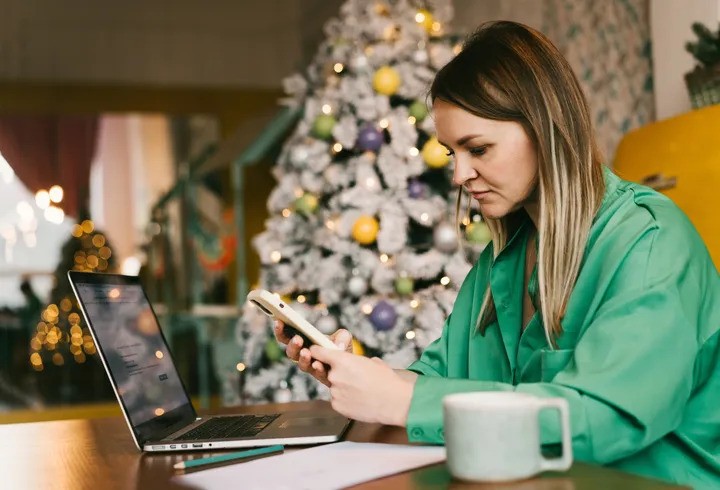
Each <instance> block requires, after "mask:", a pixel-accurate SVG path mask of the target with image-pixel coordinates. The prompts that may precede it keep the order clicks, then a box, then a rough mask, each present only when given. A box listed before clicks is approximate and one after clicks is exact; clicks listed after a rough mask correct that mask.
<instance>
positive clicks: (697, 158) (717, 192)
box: [613, 105, 720, 268]
mask: <svg viewBox="0 0 720 490" xmlns="http://www.w3.org/2000/svg"><path fill="white" fill-rule="evenodd" d="M613 168H614V170H615V172H616V173H617V174H618V175H619V176H620V177H622V178H623V179H626V180H630V181H633V182H640V183H644V184H645V185H649V186H650V187H653V188H655V189H657V190H659V191H660V192H662V193H663V194H665V195H667V196H668V197H669V198H670V199H672V200H673V201H674V202H675V203H676V204H677V205H678V206H679V207H680V208H681V209H682V210H683V211H685V213H686V214H687V215H688V217H689V218H690V220H691V221H692V222H693V224H694V225H695V227H696V228H697V230H698V231H699V232H700V235H701V236H702V237H703V239H704V240H705V244H706V245H707V247H708V249H709V250H710V255H711V256H712V258H713V261H714V262H715V267H716V268H720V105H713V106H709V107H705V108H703V109H699V110H695V111H692V112H688V113H687V114H683V115H681V116H677V117H673V118H671V119H666V120H664V121H659V122H656V123H653V124H649V125H647V126H643V127H641V128H639V129H637V130H635V131H632V132H630V133H628V134H626V135H625V137H624V138H623V139H622V141H621V142H620V146H619V147H618V150H617V153H616V155H615V162H614V165H613Z"/></svg>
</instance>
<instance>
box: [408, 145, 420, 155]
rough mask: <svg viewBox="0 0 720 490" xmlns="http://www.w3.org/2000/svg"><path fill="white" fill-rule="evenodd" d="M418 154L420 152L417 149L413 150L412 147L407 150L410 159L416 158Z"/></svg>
mask: <svg viewBox="0 0 720 490" xmlns="http://www.w3.org/2000/svg"><path fill="white" fill-rule="evenodd" d="M419 154H420V150H418V149H417V148H415V147H414V146H413V147H411V148H410V149H409V150H408V155H410V156H411V157H416V156H418V155H419Z"/></svg>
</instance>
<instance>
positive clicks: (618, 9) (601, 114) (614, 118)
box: [542, 0, 655, 164]
mask: <svg viewBox="0 0 720 490" xmlns="http://www.w3.org/2000/svg"><path fill="white" fill-rule="evenodd" d="M542 30H543V32H544V33H545V34H546V35H547V36H548V37H549V38H550V39H551V40H552V41H553V43H555V45H556V46H558V48H559V49H560V50H561V51H562V52H563V54H564V55H565V57H566V58H567V59H568V61H569V62H570V64H571V65H572V67H573V69H574V70H575V73H576V74H577V75H578V78H579V79H580V83H581V84H582V86H583V89H584V91H585V94H586V96H587V97H588V100H589V102H590V108H591V111H592V114H593V115H594V124H595V131H596V134H597V137H598V142H599V144H600V148H601V149H602V150H603V152H604V153H605V158H606V163H608V164H610V163H611V162H612V158H613V155H614V154H615V149H616V147H617V145H618V143H619V141H620V139H621V138H622V136H623V135H624V134H625V133H626V132H627V131H629V130H630V129H633V128H635V127H638V126H642V125H644V124H647V123H649V122H651V121H653V120H654V119H655V104H654V101H653V80H652V59H651V44H650V11H649V1H648V0H603V1H592V0H545V9H544V16H543V29H542Z"/></svg>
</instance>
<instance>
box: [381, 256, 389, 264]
mask: <svg viewBox="0 0 720 490" xmlns="http://www.w3.org/2000/svg"><path fill="white" fill-rule="evenodd" d="M388 260H390V257H388V256H387V254H382V255H381V256H380V262H382V263H383V264H387V262H388Z"/></svg>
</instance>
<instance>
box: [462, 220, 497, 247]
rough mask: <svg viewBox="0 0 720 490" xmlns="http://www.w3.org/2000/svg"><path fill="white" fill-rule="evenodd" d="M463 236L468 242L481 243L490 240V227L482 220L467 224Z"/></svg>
mask: <svg viewBox="0 0 720 490" xmlns="http://www.w3.org/2000/svg"><path fill="white" fill-rule="evenodd" d="M465 236H466V237H467V239H468V241H469V242H470V243H474V244H477V245H482V244H485V243H488V242H490V241H491V240H492V235H491V234H490V228H488V226H487V225H486V224H485V223H484V222H482V221H480V222H478V223H470V224H469V225H467V227H466V228H465Z"/></svg>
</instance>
